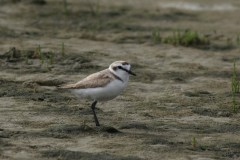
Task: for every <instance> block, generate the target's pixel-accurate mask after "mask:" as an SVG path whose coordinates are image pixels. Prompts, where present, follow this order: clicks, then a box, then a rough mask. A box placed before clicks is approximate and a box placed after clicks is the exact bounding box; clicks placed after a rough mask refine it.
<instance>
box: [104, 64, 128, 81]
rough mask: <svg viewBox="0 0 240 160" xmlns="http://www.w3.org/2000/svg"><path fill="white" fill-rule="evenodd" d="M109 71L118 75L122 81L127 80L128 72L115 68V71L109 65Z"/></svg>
mask: <svg viewBox="0 0 240 160" xmlns="http://www.w3.org/2000/svg"><path fill="white" fill-rule="evenodd" d="M108 69H109V70H110V72H112V73H113V74H114V75H116V76H118V77H119V78H120V79H121V80H122V81H123V82H124V83H126V82H128V79H129V74H128V73H127V72H125V71H123V70H120V69H117V71H114V70H113V69H112V67H111V66H109V68H108Z"/></svg>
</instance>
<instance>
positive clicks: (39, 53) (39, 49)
mask: <svg viewBox="0 0 240 160" xmlns="http://www.w3.org/2000/svg"><path fill="white" fill-rule="evenodd" d="M41 50H42V49H41V46H40V44H39V45H38V53H37V54H38V56H39V58H40V59H42V51H41Z"/></svg>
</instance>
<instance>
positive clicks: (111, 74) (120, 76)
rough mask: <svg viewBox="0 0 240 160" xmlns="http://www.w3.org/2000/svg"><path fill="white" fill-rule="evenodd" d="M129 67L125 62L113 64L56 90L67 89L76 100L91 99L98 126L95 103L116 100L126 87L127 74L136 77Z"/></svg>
mask: <svg viewBox="0 0 240 160" xmlns="http://www.w3.org/2000/svg"><path fill="white" fill-rule="evenodd" d="M130 68H131V65H130V64H129V63H127V62H125V61H116V62H113V63H112V64H111V65H110V66H109V68H108V69H105V70H102V71H100V72H97V73H94V74H91V75H89V76H88V77H86V78H84V79H83V80H81V81H79V82H77V83H74V84H63V85H60V86H57V87H58V88H63V89H69V90H70V91H71V92H72V93H73V94H74V95H75V96H76V97H78V98H87V99H92V100H93V101H94V102H93V103H92V105H91V108H92V111H93V116H94V119H95V124H96V126H100V123H99V121H98V118H97V115H96V113H95V106H96V104H97V102H99V101H100V102H101V101H108V100H111V99H114V98H116V97H117V96H118V95H119V94H120V93H121V92H122V91H123V89H124V88H125V87H126V85H127V82H128V79H129V74H131V75H133V76H136V74H135V73H133V72H132V71H131V70H130Z"/></svg>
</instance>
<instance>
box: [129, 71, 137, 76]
mask: <svg viewBox="0 0 240 160" xmlns="http://www.w3.org/2000/svg"><path fill="white" fill-rule="evenodd" d="M128 73H129V74H131V75H133V76H137V75H136V74H135V73H133V72H132V71H131V70H129V71H128Z"/></svg>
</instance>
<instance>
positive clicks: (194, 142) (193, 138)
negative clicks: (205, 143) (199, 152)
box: [192, 135, 196, 148]
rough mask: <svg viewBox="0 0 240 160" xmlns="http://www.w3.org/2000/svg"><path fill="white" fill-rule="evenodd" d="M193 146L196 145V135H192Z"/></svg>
mask: <svg viewBox="0 0 240 160" xmlns="http://www.w3.org/2000/svg"><path fill="white" fill-rule="evenodd" d="M192 147H193V148H195V147H196V138H195V136H194V135H193V136H192Z"/></svg>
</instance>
